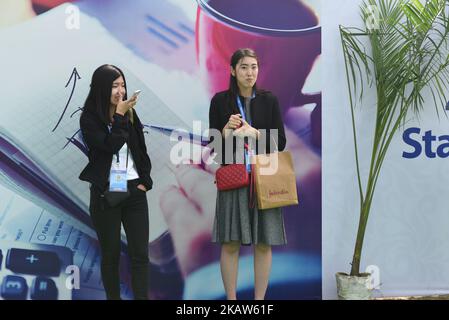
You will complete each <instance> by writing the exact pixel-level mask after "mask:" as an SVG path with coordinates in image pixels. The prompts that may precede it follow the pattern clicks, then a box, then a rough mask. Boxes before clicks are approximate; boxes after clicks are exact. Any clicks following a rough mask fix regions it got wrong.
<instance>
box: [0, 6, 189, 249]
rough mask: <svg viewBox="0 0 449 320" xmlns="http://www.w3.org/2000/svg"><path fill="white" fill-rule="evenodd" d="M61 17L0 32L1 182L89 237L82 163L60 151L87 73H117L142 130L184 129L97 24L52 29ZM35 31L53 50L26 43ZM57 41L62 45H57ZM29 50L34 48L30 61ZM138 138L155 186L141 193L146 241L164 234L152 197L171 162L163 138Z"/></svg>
mask: <svg viewBox="0 0 449 320" xmlns="http://www.w3.org/2000/svg"><path fill="white" fill-rule="evenodd" d="M63 18H64V6H61V7H58V8H56V9H53V10H51V11H50V12H49V13H48V14H45V15H41V16H39V17H37V18H35V19H33V20H32V21H30V22H27V23H24V24H22V25H19V26H18V27H16V28H11V29H7V30H3V31H1V32H0V40H1V41H2V43H5V44H6V45H5V50H3V49H2V52H1V53H0V61H4V62H3V63H1V68H2V75H3V77H5V78H6V79H8V83H7V85H6V90H7V92H8V95H4V96H5V97H6V102H5V105H11V106H14V108H2V117H1V119H0V152H1V159H2V161H1V163H0V178H1V179H0V180H1V183H2V184H4V185H5V186H7V187H8V188H10V189H13V190H14V191H15V192H17V193H19V194H20V195H22V196H23V197H24V198H26V199H29V200H31V201H33V202H34V203H36V204H38V205H39V206H40V207H42V208H46V209H47V210H49V212H51V213H52V214H55V215H59V216H61V217H64V219H65V221H67V222H68V223H72V224H74V225H76V226H77V227H79V228H80V229H81V230H82V231H84V232H86V233H87V234H89V235H91V236H95V234H94V232H93V230H92V228H91V227H90V226H89V223H90V219H89V217H88V214H87V213H88V205H89V194H88V190H89V188H88V185H87V184H86V183H85V182H82V181H80V180H79V179H78V176H79V173H80V172H81V170H82V169H83V167H84V166H85V165H86V164H87V158H86V155H85V154H84V153H83V152H81V150H80V149H79V148H78V146H76V145H75V144H74V143H69V144H67V141H68V139H70V138H73V137H74V134H75V133H76V132H77V131H78V130H79V115H80V112H79V109H80V108H81V107H82V106H83V104H84V101H85V98H86V97H87V93H88V89H89V83H90V77H91V74H92V73H93V71H94V70H95V69H96V68H97V67H98V66H100V65H102V64H104V63H105V62H108V63H113V64H116V65H118V66H120V67H121V68H122V70H123V71H124V74H125V77H126V81H127V87H128V91H130V92H131V91H134V90H137V89H140V90H142V93H141V94H140V96H139V102H138V104H137V106H136V111H137V113H138V114H139V117H140V119H141V121H142V123H144V124H158V125H161V126H170V127H177V128H184V129H186V130H190V126H189V125H188V124H187V123H186V122H185V121H183V119H181V118H180V116H178V115H177V114H176V113H175V112H174V111H173V110H172V109H171V108H170V107H169V106H168V105H167V104H165V103H164V102H163V101H162V100H161V99H160V98H159V97H158V95H157V94H156V93H155V92H153V91H152V89H150V88H149V87H148V85H146V84H145V83H144V82H143V81H141V80H140V77H139V76H138V75H136V74H135V73H133V72H132V71H130V70H131V69H136V68H137V66H141V65H142V61H141V60H140V59H139V58H137V57H136V56H135V55H134V54H133V53H132V52H131V51H130V50H129V49H127V48H126V47H124V46H123V44H121V43H120V42H118V41H117V40H115V39H114V38H113V37H112V36H111V35H110V34H109V32H108V31H107V30H106V29H104V28H103V26H102V25H101V24H100V23H99V22H98V21H97V20H95V19H93V18H91V17H89V16H87V15H82V19H83V28H84V31H83V29H81V30H80V32H78V33H70V32H69V31H68V30H65V29H64V28H51V26H53V25H57V24H58V22H59V21H60V20H61V19H63ZM27 30H33V32H27ZM36 32H38V33H39V32H41V33H43V34H46V37H47V38H48V40H49V41H50V42H51V43H54V44H55V46H54V47H51V46H50V47H49V46H43V45H42V44H41V43H40V42H39V40H36V39H33V38H35V37H34V36H33V34H36ZM62 42H64V46H60V45H58V44H59V43H62ZM30 48H34V49H35V51H34V53H33V55H32V56H30V55H29V50H30ZM24 51H27V52H26V53H24ZM11 56H15V57H16V58H15V60H14V61H19V62H18V63H5V61H8V59H6V57H11ZM1 58H2V59H1ZM18 64H20V68H19V65H18ZM146 65H147V66H148V68H147V70H148V71H149V72H151V71H152V70H157V72H158V73H161V70H160V68H159V67H157V66H152V65H150V64H148V63H147V62H146ZM49 66H51V68H49ZM74 67H76V71H77V73H78V75H79V77H77V80H76V86H75V85H74V84H73V83H72V82H70V81H69V79H70V78H71V76H72V75H73V74H72V71H73V70H74ZM21 70H26V73H23V71H21ZM72 81H73V78H72ZM67 84H69V85H68V86H67V87H65V86H66V85H67ZM19 87H25V88H33V90H32V91H31V92H30V91H29V90H28V91H27V92H26V94H23V92H20V90H17V88H19ZM72 90H73V94H71V92H72ZM69 97H70V101H69V104H67V102H68V99H69ZM77 111H78V112H77ZM145 131H146V135H145V138H146V143H147V149H148V152H149V155H150V158H151V160H152V163H153V170H152V178H153V180H154V189H153V190H152V191H151V192H150V193H149V194H148V203H149V208H150V219H151V221H152V223H151V224H150V238H157V237H158V236H159V235H160V234H162V233H163V232H164V231H165V230H166V228H167V227H166V225H165V222H164V219H163V217H162V213H161V212H160V208H159V200H158V199H159V195H160V193H161V192H162V190H163V188H164V186H167V185H169V184H171V183H175V178H174V176H173V174H172V173H171V171H170V170H169V168H168V167H167V166H166V165H165V164H166V163H167V162H168V161H170V159H169V155H170V143H169V141H170V140H169V138H168V137H167V136H165V135H164V134H162V133H160V132H157V131H154V130H145ZM150 240H151V239H150Z"/></svg>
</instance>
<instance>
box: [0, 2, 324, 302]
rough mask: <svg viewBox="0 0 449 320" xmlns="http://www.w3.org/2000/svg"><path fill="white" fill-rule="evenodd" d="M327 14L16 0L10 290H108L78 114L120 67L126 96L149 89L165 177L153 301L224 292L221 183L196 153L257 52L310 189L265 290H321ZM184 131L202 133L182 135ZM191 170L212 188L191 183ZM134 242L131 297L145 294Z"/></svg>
mask: <svg viewBox="0 0 449 320" xmlns="http://www.w3.org/2000/svg"><path fill="white" fill-rule="evenodd" d="M320 10H321V7H320V1H319V0H308V1H306V0H284V1H275V0H245V1H242V0H197V1H194V0H170V1H158V0H150V1H149V0H145V1H144V0H133V1H126V2H125V1H119V0H109V1H99V0H98V1H97V0H85V1H72V2H68V1H37V0H36V1H7V2H5V3H4V4H2V8H1V11H2V12H1V14H0V43H1V50H0V70H1V75H2V81H1V86H0V93H1V96H2V98H3V99H2V103H1V104H0V110H1V116H0V250H1V251H0V264H1V265H0V267H1V268H0V283H3V285H2V286H1V287H2V288H7V287H8V288H9V287H14V288H15V289H17V290H21V292H23V296H22V298H23V299H37V298H47V299H104V297H105V295H104V290H103V286H102V283H101V276H100V259H101V257H100V252H99V245H98V241H97V239H96V233H95V231H94V229H93V228H92V223H91V220H90V217H89V185H88V183H86V182H82V181H80V180H79V178H78V176H79V174H80V172H81V171H82V169H83V168H84V167H85V165H86V164H87V156H86V148H85V145H84V143H83V139H82V136H81V133H80V130H79V129H80V128H79V116H80V114H81V111H82V108H83V105H84V101H85V99H86V97H87V93H88V91H89V85H90V80H91V77H92V73H93V71H94V70H95V69H96V68H97V67H99V66H100V65H103V64H106V63H107V64H113V65H116V66H118V67H120V68H121V69H122V70H123V72H124V74H125V76H126V82H127V89H128V96H130V95H131V93H132V92H134V91H135V90H141V93H140V96H139V101H138V104H137V105H136V106H135V109H136V112H137V113H138V114H139V118H140V119H141V121H142V123H143V125H144V132H145V139H146V144H147V149H148V153H149V156H150V158H151V161H152V164H153V167H152V172H151V175H152V179H153V181H154V187H153V189H152V190H151V191H149V192H148V194H147V199H148V205H149V212H150V239H149V240H150V243H149V257H150V270H149V273H150V292H149V296H150V298H151V299H224V298H226V295H225V291H224V288H223V284H222V280H221V274H220V261H219V260H220V246H219V245H216V244H213V243H211V233H212V226H213V221H214V215H215V202H216V194H217V189H216V186H215V184H214V180H215V177H214V173H213V172H210V171H208V169H207V168H205V167H204V166H201V165H197V164H195V159H197V158H198V155H201V153H202V152H203V149H202V148H203V147H202V145H204V142H207V134H206V133H205V132H206V130H207V129H208V127H209V123H208V122H209V119H208V114H209V106H210V99H211V98H212V97H213V95H214V94H215V93H216V92H219V91H223V90H226V89H227V88H228V85H229V76H230V58H231V55H232V53H233V52H234V51H235V50H237V49H239V48H251V49H253V50H255V52H256V53H257V55H258V57H259V63H260V66H259V69H260V70H259V77H258V82H257V85H258V87H259V88H263V89H266V90H269V91H271V92H272V93H273V94H275V95H276V96H277V97H278V99H279V103H280V107H281V111H282V117H283V120H284V124H285V129H286V135H287V149H288V150H289V151H290V152H291V153H292V156H293V160H294V166H295V170H296V178H297V190H298V198H299V204H298V205H296V206H290V207H286V208H283V214H284V219H285V228H286V234H287V241H288V243H287V245H285V246H280V247H275V246H274V247H273V266H272V271H271V276H270V282H269V287H268V291H267V295H266V298H267V299H321V287H322V284H321V81H320V80H321V79H320V56H321V26H320ZM180 130H183V132H188V133H189V134H190V135H188V136H189V137H190V138H191V139H190V140H187V141H185V140H182V141H178V140H177V139H173V138H172V137H171V133H172V132H173V131H180ZM198 139H199V143H198ZM202 142H203V143H202ZM180 144H182V145H183V147H182V148H179V145H180ZM174 159H175V160H176V161H174ZM186 172H190V173H189V175H188V176H189V177H190V178H189V179H191V181H190V182H189V184H188V185H201V186H202V187H201V188H198V190H200V191H198V190H197V191H198V192H200V194H198V192H195V194H192V193H191V192H190V191H191V190H189V188H187V187H186V184H185V183H186V181H185V179H180V175H181V173H182V175H185V174H186ZM122 242H123V245H122V252H123V256H122V259H121V274H122V277H121V279H122V282H123V283H122V297H123V298H126V299H131V298H132V292H131V289H130V278H129V262H128V260H127V247H126V237H124V236H123V239H122ZM2 255H3V257H4V259H3V260H2V259H1V257H2ZM55 261H58V263H55ZM49 266H50V267H49ZM51 266H53V267H51ZM44 276H45V277H44ZM6 282H7V283H6ZM4 283H6V285H5V284H4ZM78 283H79V286H78V285H77V284H78ZM36 287H39V288H45V290H44V291H45V294H48V295H45V296H38V295H36V294H35V288H36ZM48 288H50V289H51V290H50V289H48ZM2 290H3V289H2ZM253 291H254V272H253V248H252V247H242V249H241V254H240V263H239V275H238V283H237V296H238V298H239V299H253ZM3 293H4V292H3V291H2V292H0V299H6V298H7V297H8V296H7V295H4V294H3Z"/></svg>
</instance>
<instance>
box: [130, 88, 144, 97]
mask: <svg viewBox="0 0 449 320" xmlns="http://www.w3.org/2000/svg"><path fill="white" fill-rule="evenodd" d="M141 91H142V90H136V91H134V93H133V95H132V96H131V99H132V98H134V97H137V96H138V95H139V93H140V92H141Z"/></svg>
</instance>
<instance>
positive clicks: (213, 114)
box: [209, 91, 287, 162]
mask: <svg viewBox="0 0 449 320" xmlns="http://www.w3.org/2000/svg"><path fill="white" fill-rule="evenodd" d="M234 101H235V98H232V97H230V94H229V92H228V91H222V92H219V93H217V94H215V96H214V97H213V98H212V100H211V103H210V108H209V128H210V129H217V130H219V131H220V132H222V131H223V128H224V127H225V125H226V123H227V122H228V120H229V117H230V116H231V115H232V114H237V113H240V112H239V111H238V109H237V107H236V103H235V102H234ZM242 105H243V106H244V103H243V101H242ZM251 120H252V123H251V125H252V127H254V128H256V129H258V130H259V129H265V130H267V136H266V150H265V153H270V152H273V150H274V149H275V146H273V143H272V140H271V139H270V137H269V129H277V130H278V135H279V136H278V150H279V151H283V150H284V149H285V145H286V143H287V139H286V137H285V130H284V123H283V121H282V115H281V111H280V109H279V102H278V99H277V98H276V96H274V95H273V94H272V93H271V92H269V91H256V97H255V98H254V99H251ZM210 140H211V141H213V139H210ZM233 140H234V141H233V143H234V152H235V149H236V148H235V147H236V138H235V137H234V138H233ZM222 143H223V144H222V146H223V149H222V151H221V152H222V154H221V155H220V150H214V151H215V152H217V153H218V156H217V157H216V158H215V159H226V158H225V147H224V146H225V144H224V139H223V140H222ZM257 153H260V152H257ZM262 153H263V152H262ZM220 156H221V158H220ZM218 162H220V161H218Z"/></svg>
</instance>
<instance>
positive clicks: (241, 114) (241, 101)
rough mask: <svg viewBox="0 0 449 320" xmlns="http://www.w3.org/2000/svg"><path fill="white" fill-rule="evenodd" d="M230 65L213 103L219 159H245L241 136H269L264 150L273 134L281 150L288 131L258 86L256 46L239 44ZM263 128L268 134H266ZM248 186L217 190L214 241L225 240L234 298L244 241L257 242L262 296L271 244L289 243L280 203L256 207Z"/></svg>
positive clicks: (226, 274)
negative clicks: (222, 88) (219, 137)
mask: <svg viewBox="0 0 449 320" xmlns="http://www.w3.org/2000/svg"><path fill="white" fill-rule="evenodd" d="M230 67H231V75H230V82H229V89H228V90H227V91H223V92H219V93H217V94H216V95H215V96H214V97H213V98H212V101H211V104H210V109H209V128H210V129H215V130H218V132H220V133H221V134H222V139H223V146H224V147H223V150H214V151H215V152H217V153H218V157H215V159H217V158H218V159H221V164H224V165H226V164H230V163H234V162H235V161H236V159H237V158H240V159H244V157H243V156H242V154H243V153H244V150H238V149H237V148H236V146H243V143H236V140H235V139H236V137H239V138H244V139H248V138H249V139H252V140H253V141H250V143H249V145H250V146H251V145H252V146H255V145H256V144H257V143H259V142H261V139H266V141H265V146H266V149H265V150H263V151H262V152H266V153H270V151H271V149H272V147H274V146H273V145H272V144H271V145H270V142H271V141H272V139H273V138H274V139H275V140H276V141H278V149H279V151H282V150H284V148H285V145H286V137H285V131H284V124H283V121H282V117H281V112H280V109H279V103H278V99H277V98H276V97H275V96H274V95H273V94H272V93H270V92H268V91H265V90H260V89H258V88H257V86H256V81H257V76H258V73H259V60H258V58H257V55H256V53H255V52H254V51H253V50H251V49H239V50H237V51H236V52H234V54H233V55H232V57H231V63H230ZM261 129H262V130H265V131H266V132H267V134H266V135H262V134H261V132H260V130H261ZM270 129H276V130H277V133H278V134H277V136H276V137H274V136H273V137H272V136H271V132H270ZM229 140H233V143H232V145H233V148H227V147H226V145H227V144H228V143H227V141H229ZM225 151H226V152H225ZM231 151H233V153H234V155H235V156H234V155H233V154H232V153H231ZM257 151H259V150H257ZM239 154H240V156H239ZM233 156H234V157H233ZM245 162H246V163H247V160H246V161H245ZM249 191H250V190H249V188H248V187H243V188H239V189H234V190H227V191H218V193H217V202H216V209H215V221H214V226H213V232H212V241H213V242H215V243H219V244H221V258H220V265H221V275H222V278H223V284H224V287H225V290H226V295H227V298H228V299H229V300H235V299H236V298H237V297H236V285H237V270H238V258H239V250H240V246H241V245H253V246H254V277H255V284H254V298H255V299H256V300H263V299H264V298H265V292H266V289H267V286H268V278H269V274H270V270H271V259H272V258H271V246H272V245H283V244H286V243H287V239H286V235H285V228H284V220H283V216H282V212H281V209H280V208H275V209H268V210H260V209H258V208H257V205H256V206H255V207H254V208H251V206H250V201H249Z"/></svg>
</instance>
